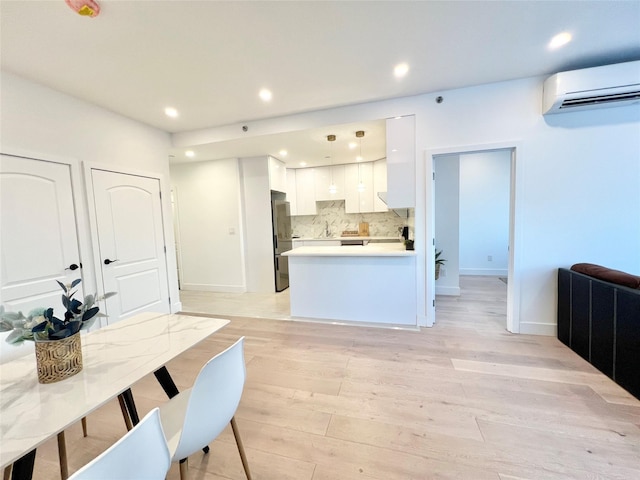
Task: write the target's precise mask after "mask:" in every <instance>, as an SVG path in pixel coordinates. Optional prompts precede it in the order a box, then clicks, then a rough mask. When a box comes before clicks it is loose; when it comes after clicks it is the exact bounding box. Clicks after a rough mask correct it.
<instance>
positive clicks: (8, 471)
mask: <svg viewBox="0 0 640 480" xmlns="http://www.w3.org/2000/svg"><path fill="white" fill-rule="evenodd" d="M11 467H12V465H7V466H6V467H4V474H3V477H2V478H3V480H11Z"/></svg>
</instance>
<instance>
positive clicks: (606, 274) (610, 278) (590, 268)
mask: <svg viewBox="0 0 640 480" xmlns="http://www.w3.org/2000/svg"><path fill="white" fill-rule="evenodd" d="M571 270H573V271H574V272H578V273H584V274H585V275H589V276H590V277H593V278H597V279H599V280H604V281H605V282H611V283H615V284H616V285H624V286H625V287H630V288H636V289H640V277H638V276H636V275H632V274H630V273H625V272H621V271H620V270H613V269H611V268H607V267H603V266H601V265H594V264H593V263H576V264H575V265H573V266H572V267H571Z"/></svg>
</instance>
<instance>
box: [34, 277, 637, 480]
mask: <svg viewBox="0 0 640 480" xmlns="http://www.w3.org/2000/svg"><path fill="white" fill-rule="evenodd" d="M492 280H493V281H492ZM504 288H505V287H504V284H503V283H501V282H500V281H499V280H497V279H484V280H483V279H478V278H465V279H463V284H462V296H461V297H459V298H438V305H437V309H438V322H437V324H436V325H435V326H434V327H433V328H430V329H423V330H422V331H420V332H412V331H404V330H390V329H381V328H363V327H351V326H336V325H323V324H317V323H304V322H295V321H287V320H268V319H256V318H246V317H237V318H233V319H232V322H231V324H230V325H229V326H228V327H226V328H225V329H224V330H223V331H222V332H221V333H220V334H216V335H215V336H214V337H213V338H211V339H207V340H205V341H203V342H202V344H200V345H199V346H197V347H196V348H194V349H192V350H190V351H188V352H186V353H185V354H183V355H182V356H181V357H180V358H178V359H176V360H175V361H174V362H172V363H171V364H170V365H168V368H169V370H170V372H171V373H172V375H173V377H174V379H175V380H176V382H177V383H178V387H179V388H185V387H187V386H189V385H190V384H191V382H192V381H193V379H194V377H195V375H196V373H197V372H198V370H199V368H200V367H201V366H202V364H203V363H204V362H205V361H206V360H208V359H209V358H210V357H211V356H213V355H214V354H215V353H217V352H218V351H220V350H222V349H224V348H225V347H226V346H228V345H229V344H231V343H232V342H233V341H234V340H235V339H237V338H238V337H240V336H242V335H245V336H246V338H247V340H246V364H247V376H248V378H247V383H246V387H245V391H244V395H243V399H242V403H241V405H240V408H239V410H238V413H237V420H238V425H239V428H240V429H241V434H242V437H243V439H244V443H245V448H246V449H247V455H248V458H249V462H250V466H251V469H252V473H253V475H254V478H255V479H257V480H265V479H272V480H288V479H291V480H355V479H359V480H367V479H380V480H389V479H391V480H393V479H398V480H407V479H420V480H424V479H456V480H458V479H472V480H483V479H492V480H522V479H529V480H539V479H580V480H583V479H625V480H631V479H639V478H640V402H638V401H637V400H636V399H634V398H633V397H631V396H630V395H629V394H627V393H626V392H625V391H624V390H622V389H621V388H619V387H618V386H616V385H615V384H614V383H613V382H611V381H610V380H609V379H607V378H606V377H605V376H604V375H602V374H600V373H598V372H597V371H596V370H595V369H593V368H592V367H591V366H590V365H589V364H587V363H586V362H584V361H583V360H581V359H580V358H579V357H578V356H577V355H575V354H574V353H573V352H572V351H570V350H569V349H568V348H566V347H565V346H563V345H562V344H560V343H559V342H558V341H557V340H556V339H555V338H549V337H537V336H527V335H511V334H509V333H507V332H506V331H505V328H504V324H505V319H504V295H503V293H501V292H503V290H504ZM185 310H187V309H186V308H185ZM133 392H134V396H135V398H136V401H137V404H138V408H139V410H140V413H141V415H143V414H145V413H146V412H147V411H149V410H150V409H151V408H153V407H154V406H155V405H158V404H159V403H160V402H163V401H165V396H164V394H163V393H162V391H161V389H160V387H159V386H158V384H157V383H156V381H155V379H154V378H153V377H152V376H151V377H149V378H145V379H144V380H142V381H141V382H139V383H138V384H136V385H135V386H134V388H133ZM212 407H213V406H212ZM54 408H64V406H63V405H59V406H52V410H53V409H54ZM124 433H125V427H124V423H123V421H122V418H121V416H120V412H119V408H118V405H117V402H115V401H113V402H111V403H110V404H109V405H107V406H105V407H103V408H101V409H99V410H98V411H96V412H94V413H93V414H91V415H89V437H88V438H82V436H81V432H80V425H76V426H74V427H72V428H70V429H69V430H67V442H68V453H69V464H70V471H72V472H73V471H75V470H76V469H77V468H79V467H80V466H81V465H82V464H84V463H85V462H87V461H89V460H90V459H91V458H92V457H94V456H95V455H97V454H98V453H100V452H101V451H103V450H104V449H106V448H107V447H108V446H109V445H110V444H112V443H113V442H115V441H116V440H117V438H119V437H120V436H121V435H123V434H124ZM190 473H191V478H192V479H197V480H213V479H242V478H244V477H243V472H242V466H241V463H240V458H239V455H238V453H237V450H236V448H235V445H234V443H233V436H232V434H231V432H230V429H227V431H225V432H224V434H223V435H222V436H221V438H220V439H218V440H216V441H215V442H214V443H213V444H212V445H211V452H210V453H209V454H208V455H203V454H202V453H198V454H196V455H194V456H192V457H191V458H190ZM34 478H36V479H45V480H46V479H57V478H59V474H58V462H57V450H56V445H55V442H53V441H52V442H49V443H47V444H46V445H45V446H43V448H41V449H39V451H38V457H37V461H36V472H35V477H34ZM168 478H169V479H177V478H179V475H178V471H177V468H176V466H173V467H172V469H171V471H170V474H169V477H168ZM114 480H116V479H114Z"/></svg>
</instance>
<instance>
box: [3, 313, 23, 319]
mask: <svg viewBox="0 0 640 480" xmlns="http://www.w3.org/2000/svg"><path fill="white" fill-rule="evenodd" d="M2 319H3V320H11V321H15V320H24V315H23V314H22V312H17V313H16V312H6V313H4V314H3V315H2Z"/></svg>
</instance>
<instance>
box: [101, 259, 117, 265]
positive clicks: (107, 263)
mask: <svg viewBox="0 0 640 480" xmlns="http://www.w3.org/2000/svg"><path fill="white" fill-rule="evenodd" d="M117 261H118V259H117V258H116V259H115V260H109V259H108V258H105V259H104V264H105V265H109V264H110V263H113V262H117Z"/></svg>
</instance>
